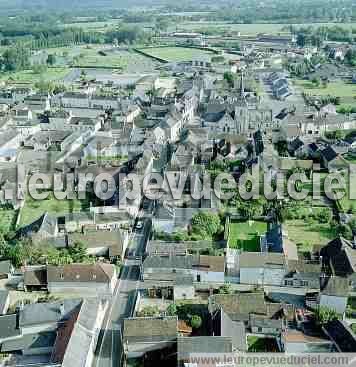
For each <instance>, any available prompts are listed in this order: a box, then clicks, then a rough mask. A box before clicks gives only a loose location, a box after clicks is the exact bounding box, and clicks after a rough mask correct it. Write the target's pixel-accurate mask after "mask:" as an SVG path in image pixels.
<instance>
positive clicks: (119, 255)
mask: <svg viewBox="0 0 356 367" xmlns="http://www.w3.org/2000/svg"><path fill="white" fill-rule="evenodd" d="M76 242H80V243H84V244H85V246H86V249H87V253H88V255H93V256H106V257H108V258H109V259H110V260H118V259H123V258H124V256H125V252H126V249H127V246H128V243H129V234H128V232H127V231H124V230H121V229H114V230H90V229H89V230H85V231H84V233H80V232H74V233H71V234H69V235H68V246H73V245H74V244H75V243H76Z"/></svg>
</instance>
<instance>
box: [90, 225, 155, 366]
mask: <svg viewBox="0 0 356 367" xmlns="http://www.w3.org/2000/svg"><path fill="white" fill-rule="evenodd" d="M143 223H144V226H143V228H142V229H141V230H139V231H136V232H134V233H133V237H132V240H131V244H130V248H129V250H130V251H134V252H135V253H136V255H142V254H143V252H144V249H145V245H146V242H147V239H148V235H149V233H150V231H151V221H150V220H149V219H145V220H144V221H143ZM138 264H139V261H137V260H125V262H124V264H123V268H122V271H121V276H120V279H119V282H118V286H117V288H116V290H115V294H114V296H113V298H112V302H111V307H110V308H109V311H108V314H107V316H106V319H105V321H104V323H103V325H104V326H103V330H102V333H101V335H100V337H99V341H98V344H97V350H96V353H95V358H94V361H93V367H117V366H120V365H121V361H122V356H123V350H122V346H121V337H120V335H121V326H122V323H123V320H124V319H125V318H126V317H130V316H131V314H132V311H133V307H134V304H135V299H136V292H137V290H138V288H139V284H140V267H139V265H138Z"/></svg>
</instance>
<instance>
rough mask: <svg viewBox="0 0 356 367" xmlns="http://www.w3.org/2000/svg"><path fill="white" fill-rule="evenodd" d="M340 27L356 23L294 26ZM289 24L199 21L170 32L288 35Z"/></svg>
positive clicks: (349, 26) (178, 25) (354, 25)
mask: <svg viewBox="0 0 356 367" xmlns="http://www.w3.org/2000/svg"><path fill="white" fill-rule="evenodd" d="M335 25H337V26H339V27H343V28H345V29H351V28H356V23H305V24H293V26H295V27H297V28H302V27H315V28H317V27H321V26H335ZM289 26H290V25H289V24H281V23H253V24H232V23H227V22H208V21H198V22H184V23H178V24H172V26H171V27H170V31H175V30H176V28H178V31H185V32H203V31H205V30H209V32H210V31H215V32H216V31H217V32H219V31H220V33H225V32H235V33H237V32H240V33H241V35H249V36H255V35H257V34H259V33H267V34H272V35H279V34H288V33H289V31H288V27H289Z"/></svg>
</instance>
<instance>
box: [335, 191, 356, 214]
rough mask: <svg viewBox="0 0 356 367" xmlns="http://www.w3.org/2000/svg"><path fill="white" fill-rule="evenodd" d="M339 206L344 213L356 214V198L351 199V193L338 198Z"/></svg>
mask: <svg viewBox="0 0 356 367" xmlns="http://www.w3.org/2000/svg"><path fill="white" fill-rule="evenodd" d="M338 208H339V210H340V211H341V212H343V213H353V214H356V200H355V199H351V198H350V197H349V194H348V193H346V194H345V196H344V197H343V198H342V199H341V200H338Z"/></svg>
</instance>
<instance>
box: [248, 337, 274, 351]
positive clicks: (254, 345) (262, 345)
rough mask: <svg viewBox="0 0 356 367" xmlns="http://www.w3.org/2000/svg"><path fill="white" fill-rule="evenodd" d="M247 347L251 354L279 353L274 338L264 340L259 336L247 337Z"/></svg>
mask: <svg viewBox="0 0 356 367" xmlns="http://www.w3.org/2000/svg"><path fill="white" fill-rule="evenodd" d="M247 346H248V351H249V352H255V353H263V352H278V351H279V349H278V344H277V342H276V339H274V338H264V337H261V338H259V337H257V336H248V337H247Z"/></svg>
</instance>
